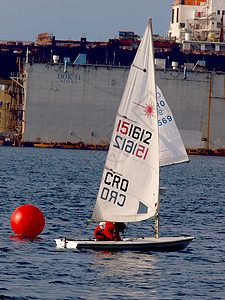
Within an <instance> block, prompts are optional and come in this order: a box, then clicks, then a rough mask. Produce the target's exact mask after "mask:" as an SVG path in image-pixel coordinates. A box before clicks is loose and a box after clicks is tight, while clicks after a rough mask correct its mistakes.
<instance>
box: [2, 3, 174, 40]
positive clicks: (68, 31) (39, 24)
mask: <svg viewBox="0 0 225 300" xmlns="http://www.w3.org/2000/svg"><path fill="white" fill-rule="evenodd" d="M174 2H175V0H111V1H109V0H0V5H1V17H0V40H8V41H11V40H12V41H35V40H36V37H37V35H38V34H39V33H44V32H49V33H52V34H53V35H54V36H55V37H56V39H57V40H60V39H62V40H67V39H71V40H80V38H81V37H86V38H87V40H88V41H108V40H109V39H111V38H117V37H118V32H119V31H120V30H130V31H134V32H135V33H136V34H138V35H140V36H142V34H143V33H144V29H145V26H146V24H147V21H148V19H149V17H151V18H152V24H153V33H154V34H159V35H161V36H166V31H167V30H168V29H169V24H170V20H171V4H173V3H174Z"/></svg>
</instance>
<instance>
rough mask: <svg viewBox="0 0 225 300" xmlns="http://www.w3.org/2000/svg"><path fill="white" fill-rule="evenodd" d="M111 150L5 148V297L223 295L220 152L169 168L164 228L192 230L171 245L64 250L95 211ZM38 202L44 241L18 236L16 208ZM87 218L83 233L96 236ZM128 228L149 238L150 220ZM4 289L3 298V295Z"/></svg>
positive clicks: (0, 247) (164, 182) (170, 232)
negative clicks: (185, 242)
mask: <svg viewBox="0 0 225 300" xmlns="http://www.w3.org/2000/svg"><path fill="white" fill-rule="evenodd" d="M105 157H106V152H104V151H81V150H71V151H70V150H58V149H34V148H8V147H2V148H0V166H1V169H0V174H1V180H0V203H1V227H0V228H1V231H0V234H1V244H0V258H1V259H0V270H1V271H0V299H93V300H95V299H96V300H97V299H210V300H211V299H224V295H225V283H224V282H225V275H224V265H225V264H224V262H225V261H224V260H225V241H224V223H225V222H224V221H225V220H224V199H225V186H224V167H225V158H223V157H201V156H191V157H190V159H191V161H190V163H188V164H181V165H176V166H168V167H164V168H162V169H161V171H160V184H161V186H165V187H167V192H166V194H165V195H163V196H162V197H161V199H160V234H161V236H179V235H193V236H195V240H194V241H193V242H192V243H191V244H190V245H189V246H188V248H186V249H185V250H183V251H180V252H173V253H138V252H128V251H127V252H126V251H125V252H118V253H107V252H96V251H77V250H70V249H65V250H64V249H63V250H59V249H56V247H55V242H54V239H55V238H59V237H63V236H67V237H68V236H72V235H73V234H75V233H77V232H78V231H80V229H81V228H82V227H83V226H84V225H85V220H86V219H88V218H90V217H91V213H92V209H93V207H94V202H95V199H96V195H97V192H98V188H99V183H100V179H101V174H102V170H103V166H104V160H105ZM24 204H33V205H35V206H37V207H39V208H40V209H41V211H42V212H43V214H44V215H45V219H46V225H45V229H44V231H43V233H42V234H41V235H40V236H39V239H36V240H33V241H30V240H19V239H16V238H12V237H10V236H13V235H14V233H13V231H12V229H11V226H10V218H11V214H12V212H13V211H14V210H15V209H16V208H17V207H18V206H20V205H24ZM93 230H94V226H93V225H89V226H88V227H87V228H86V229H85V231H84V232H82V233H81V234H80V238H84V237H93ZM128 234H129V236H149V235H152V234H153V232H152V229H151V226H150V224H149V222H148V221H144V222H139V223H135V224H130V225H129V233H128ZM1 295H2V296H1Z"/></svg>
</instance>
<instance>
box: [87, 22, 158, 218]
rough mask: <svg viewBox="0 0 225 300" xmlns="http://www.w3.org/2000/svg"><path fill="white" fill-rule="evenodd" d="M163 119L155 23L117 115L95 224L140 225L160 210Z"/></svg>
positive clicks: (144, 40)
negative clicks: (160, 125) (160, 124)
mask: <svg viewBox="0 0 225 300" xmlns="http://www.w3.org/2000/svg"><path fill="white" fill-rule="evenodd" d="M158 193H159V147H158V118H157V101H156V85H155V69H154V52H153V40H152V26H151V19H150V20H149V22H148V24H147V27H146V29H145V32H144V35H143V38H142V40H141V43H140V45H139V48H138V51H137V53H136V56H135V59H134V62H133V64H132V66H131V69H130V72H129V76H128V80H127V83H126V86H125V90H124V93H123V97H122V100H121V103H120V106H119V109H118V112H117V117H116V122H115V125H114V129H113V133H112V139H111V143H110V147H109V151H108V155H107V159H106V163H105V167H104V171H103V176H102V180H101V184H100V188H99V193H98V197H97V200H96V204H95V208H94V211H93V215H92V219H91V220H92V221H93V222H100V221H118V222H132V221H133V222H136V221H140V220H144V219H148V218H150V217H154V216H155V215H156V214H157V210H158Z"/></svg>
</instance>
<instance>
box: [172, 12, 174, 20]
mask: <svg viewBox="0 0 225 300" xmlns="http://www.w3.org/2000/svg"><path fill="white" fill-rule="evenodd" d="M172 23H174V9H172Z"/></svg>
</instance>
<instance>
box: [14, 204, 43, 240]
mask: <svg viewBox="0 0 225 300" xmlns="http://www.w3.org/2000/svg"><path fill="white" fill-rule="evenodd" d="M44 226H45V217H44V215H43V213H42V212H41V211H40V209H39V208H37V207H36V206H34V205H22V206H20V207H18V208H17V209H16V210H14V212H13V213H12V216H11V227H12V230H13V231H14V232H15V234H17V235H21V236H24V237H36V236H38V235H39V234H40V233H41V232H42V230H43V229H44Z"/></svg>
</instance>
